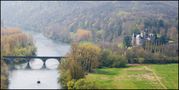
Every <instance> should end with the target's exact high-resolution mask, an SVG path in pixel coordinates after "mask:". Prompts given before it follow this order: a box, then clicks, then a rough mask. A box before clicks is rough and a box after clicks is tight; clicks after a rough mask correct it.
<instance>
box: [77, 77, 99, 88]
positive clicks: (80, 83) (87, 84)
mask: <svg viewBox="0 0 179 90" xmlns="http://www.w3.org/2000/svg"><path fill="white" fill-rule="evenodd" d="M74 88H75V89H97V86H96V84H95V82H94V81H88V80H86V79H79V80H77V81H76V82H75V86H74Z"/></svg>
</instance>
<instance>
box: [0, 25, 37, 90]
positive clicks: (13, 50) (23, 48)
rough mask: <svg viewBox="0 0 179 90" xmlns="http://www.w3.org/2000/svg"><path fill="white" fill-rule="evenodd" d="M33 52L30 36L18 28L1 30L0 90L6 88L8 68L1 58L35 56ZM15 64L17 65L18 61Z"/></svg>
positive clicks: (34, 49)
mask: <svg viewBox="0 0 179 90" xmlns="http://www.w3.org/2000/svg"><path fill="white" fill-rule="evenodd" d="M35 51H36V48H35V46H34V42H33V40H32V38H31V36H29V35H26V34H25V33H23V32H22V31H21V30H20V29H19V28H1V65H2V66H1V89H7V88H8V66H7V65H6V63H5V62H4V61H3V60H2V56H6V55H11V56H14V55H35ZM16 62H17V63H18V60H16Z"/></svg>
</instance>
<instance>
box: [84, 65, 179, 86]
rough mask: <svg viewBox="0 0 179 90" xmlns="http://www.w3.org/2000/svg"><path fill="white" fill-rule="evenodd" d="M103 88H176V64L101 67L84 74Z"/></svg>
mask: <svg viewBox="0 0 179 90" xmlns="http://www.w3.org/2000/svg"><path fill="white" fill-rule="evenodd" d="M86 79H88V80H92V81H95V83H96V85H97V86H98V87H99V88H103V89H165V88H168V89H177V88H178V64H161V65H157V64H151V65H140V66H129V67H127V68H102V69H97V70H96V73H91V74H88V75H87V76H86Z"/></svg>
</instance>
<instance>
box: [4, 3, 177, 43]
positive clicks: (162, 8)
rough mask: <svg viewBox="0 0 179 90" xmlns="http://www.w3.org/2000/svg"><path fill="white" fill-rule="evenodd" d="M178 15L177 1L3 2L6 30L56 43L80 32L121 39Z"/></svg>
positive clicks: (173, 18) (175, 17)
mask: <svg viewBox="0 0 179 90" xmlns="http://www.w3.org/2000/svg"><path fill="white" fill-rule="evenodd" d="M177 15H178V3H177V1H68V2H67V1H60V2H58V1H46V2H41V1H35V2H33V1H32V2H25V1H15V2H14V1H13V2H11V1H2V5H1V22H2V23H3V26H6V27H12V26H15V27H17V26H18V27H21V28H23V29H24V30H34V31H40V32H43V33H44V34H45V35H46V36H47V34H49V35H48V37H52V38H55V39H59V38H62V37H63V35H61V34H60V33H62V32H67V33H66V34H64V33H63V34H64V35H69V32H76V31H77V30H78V29H79V28H82V29H86V30H102V31H105V32H107V31H111V30H114V31H117V32H118V35H117V36H120V35H125V34H129V32H130V30H131V27H132V26H133V25H135V24H136V23H141V22H144V19H146V18H157V19H161V18H162V19H169V20H170V19H172V20H176V19H177ZM56 33H59V35H56ZM109 38H111V37H109ZM109 38H108V39H109ZM63 39H64V38H63ZM60 40H62V39H60ZM109 40H110V39H109ZM62 41H65V40H62Z"/></svg>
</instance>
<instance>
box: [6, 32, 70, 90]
mask: <svg viewBox="0 0 179 90" xmlns="http://www.w3.org/2000/svg"><path fill="white" fill-rule="evenodd" d="M26 33H27V32H26ZM28 33H29V32H28ZM30 34H31V35H32V36H33V39H34V40H35V46H36V47H37V52H36V55H37V56H64V55H65V54H66V53H67V52H69V50H70V45H68V44H64V43H56V42H54V41H52V40H50V39H48V38H46V37H44V36H43V35H42V34H39V33H32V32H30ZM42 64H43V62H42V61H41V60H34V61H31V62H30V66H31V68H32V70H25V69H23V68H19V67H18V66H17V68H18V69H17V70H13V71H10V72H9V74H10V75H9V89H60V88H61V86H60V84H59V83H58V78H59V73H58V70H57V69H56V68H57V66H58V65H59V62H58V61H57V60H47V61H46V65H47V67H48V68H49V70H42V69H41V70H40V69H39V68H41V66H42ZM37 81H40V82H41V83H40V84H37Z"/></svg>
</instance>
